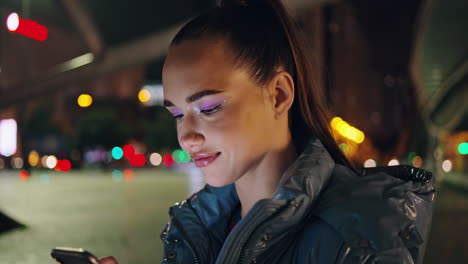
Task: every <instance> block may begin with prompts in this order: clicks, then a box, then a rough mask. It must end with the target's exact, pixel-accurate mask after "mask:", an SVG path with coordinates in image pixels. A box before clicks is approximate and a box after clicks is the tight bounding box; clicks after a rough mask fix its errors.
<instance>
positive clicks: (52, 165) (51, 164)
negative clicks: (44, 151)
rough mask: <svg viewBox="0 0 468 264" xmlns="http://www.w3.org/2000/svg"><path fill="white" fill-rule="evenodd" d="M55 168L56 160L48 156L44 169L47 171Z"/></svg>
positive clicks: (52, 156)
mask: <svg viewBox="0 0 468 264" xmlns="http://www.w3.org/2000/svg"><path fill="white" fill-rule="evenodd" d="M55 166H57V158H56V157H55V156H54V155H50V156H48V157H47V159H46V167H47V168H49V169H53V168H55Z"/></svg>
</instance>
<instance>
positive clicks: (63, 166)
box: [56, 159, 72, 172]
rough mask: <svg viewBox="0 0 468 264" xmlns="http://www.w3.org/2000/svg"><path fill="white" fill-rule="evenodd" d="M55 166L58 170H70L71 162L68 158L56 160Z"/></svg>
mask: <svg viewBox="0 0 468 264" xmlns="http://www.w3.org/2000/svg"><path fill="white" fill-rule="evenodd" d="M56 168H58V170H59V171H65V172H67V171H70V170H71V168H72V164H71V162H70V161H69V160H66V159H64V160H59V161H57V165H56Z"/></svg>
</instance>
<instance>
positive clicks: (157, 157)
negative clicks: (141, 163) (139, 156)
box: [149, 153, 162, 166]
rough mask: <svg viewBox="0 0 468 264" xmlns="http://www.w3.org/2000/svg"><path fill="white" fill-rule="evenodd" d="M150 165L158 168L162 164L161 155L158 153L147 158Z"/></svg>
mask: <svg viewBox="0 0 468 264" xmlns="http://www.w3.org/2000/svg"><path fill="white" fill-rule="evenodd" d="M149 160H150V163H151V164H152V165H153V166H159V165H160V164H161V162H162V157H161V154H159V153H152V154H151V155H150V157H149Z"/></svg>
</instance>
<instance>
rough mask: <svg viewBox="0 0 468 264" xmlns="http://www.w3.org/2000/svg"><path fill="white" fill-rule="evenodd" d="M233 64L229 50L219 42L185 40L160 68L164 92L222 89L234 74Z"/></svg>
mask: <svg viewBox="0 0 468 264" xmlns="http://www.w3.org/2000/svg"><path fill="white" fill-rule="evenodd" d="M234 61H235V60H234V56H233V54H232V50H231V49H230V47H229V45H228V44H227V43H226V41H224V40H221V39H213V38H205V39H200V40H187V41H184V42H182V43H181V44H178V45H176V46H172V47H171V48H170V49H169V53H168V56H167V58H166V61H165V63H164V67H163V84H164V92H165V93H166V94H168V95H169V94H170V93H171V91H172V90H174V88H180V87H184V88H185V89H195V90H198V89H201V88H203V89H206V88H208V87H209V88H215V87H213V86H222V85H225V84H226V82H227V81H228V80H229V78H230V77H231V76H232V75H234V74H235V73H236V72H237V70H236V69H235V67H234Z"/></svg>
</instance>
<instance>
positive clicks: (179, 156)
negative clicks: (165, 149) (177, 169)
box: [172, 149, 190, 163]
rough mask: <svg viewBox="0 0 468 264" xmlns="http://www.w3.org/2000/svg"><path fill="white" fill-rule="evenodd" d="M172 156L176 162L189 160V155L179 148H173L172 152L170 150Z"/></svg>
mask: <svg viewBox="0 0 468 264" xmlns="http://www.w3.org/2000/svg"><path fill="white" fill-rule="evenodd" d="M172 157H173V158H174V161H175V162H178V163H187V162H189V161H190V155H189V154H188V153H187V152H186V151H184V150H181V149H177V150H174V152H172Z"/></svg>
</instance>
